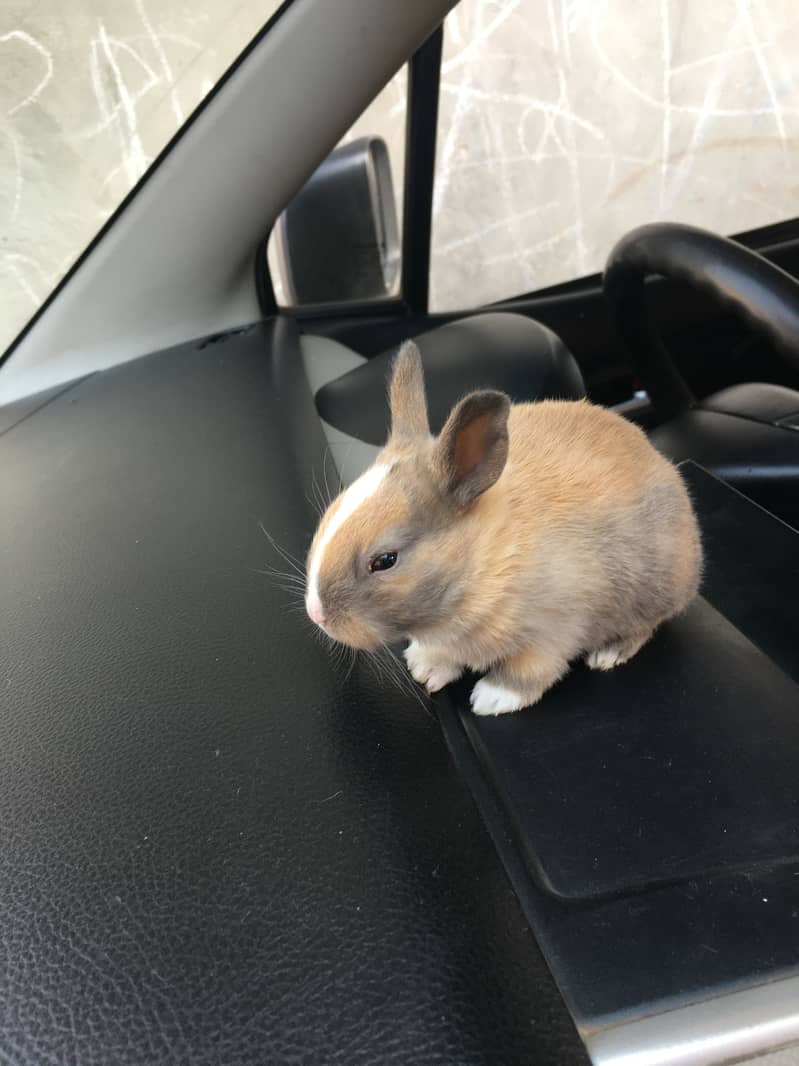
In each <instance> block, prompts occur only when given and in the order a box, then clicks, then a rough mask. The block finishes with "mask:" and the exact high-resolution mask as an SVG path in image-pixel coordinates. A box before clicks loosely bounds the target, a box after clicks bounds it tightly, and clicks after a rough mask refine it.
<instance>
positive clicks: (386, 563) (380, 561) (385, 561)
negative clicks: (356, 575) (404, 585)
mask: <svg viewBox="0 0 799 1066" xmlns="http://www.w3.org/2000/svg"><path fill="white" fill-rule="evenodd" d="M396 561H397V553H396V552H381V553H380V554H379V555H375V556H374V558H373V559H372V560H371V561H370V563H369V573H370V574H374V573H376V572H377V571H378V570H390V569H391V567H392V566H393V565H394V563H396Z"/></svg>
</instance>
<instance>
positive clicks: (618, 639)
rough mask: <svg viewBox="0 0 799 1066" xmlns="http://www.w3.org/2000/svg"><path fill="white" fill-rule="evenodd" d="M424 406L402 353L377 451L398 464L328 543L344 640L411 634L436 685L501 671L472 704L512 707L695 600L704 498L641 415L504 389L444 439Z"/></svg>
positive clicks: (637, 640) (419, 673) (419, 662)
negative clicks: (385, 556) (375, 563)
mask: <svg viewBox="0 0 799 1066" xmlns="http://www.w3.org/2000/svg"><path fill="white" fill-rule="evenodd" d="M423 404H424V391H423V384H422V379H421V365H420V363H419V362H418V355H415V354H414V353H413V352H408V351H407V350H406V352H405V353H404V355H402V356H401V357H400V359H399V360H398V369H397V372H396V374H395V377H394V382H393V386H392V405H393V406H392V415H393V433H392V440H391V441H389V444H388V445H387V447H386V449H385V451H384V452H383V453H382V454H381V456H380V457H379V458H378V460H377V461H378V462H379V463H385V464H387V465H389V466H390V467H391V469H390V472H389V473H388V475H387V476H386V477H385V480H384V481H383V483H382V485H381V486H380V488H379V490H378V491H377V492H376V493H375V494H374V496H373V497H372V498H371V499H370V500H369V501H368V502H367V503H366V504H364V506H363V507H362V508H361V509H360V510H359V511H356V512H355V514H354V515H353V516H352V518H351V519H349V520H348V521H347V522H345V523H344V525H343V526H342V528H341V530H340V531H339V532H338V533H337V534H336V536H335V537H333V539H332V541H331V542H330V545H329V547H328V549H327V553H326V554H327V555H329V557H330V558H329V560H328V559H327V558H326V559H325V561H324V565H323V570H325V574H324V579H323V580H324V584H325V590H324V592H323V595H324V596H326V598H327V601H328V602H329V603H330V605H331V628H330V632H331V633H332V635H333V636H336V637H338V638H339V639H342V640H344V641H345V642H348V643H353V644H357V645H358V646H368V645H369V644H370V643H376V642H377V641H378V640H388V639H396V638H397V637H399V636H406V637H409V638H411V645H410V647H409V649H408V652H407V653H406V658H407V659H408V663H409V666H410V668H411V671H412V673H413V674H414V676H415V677H416V678H417V680H420V681H422V682H424V683H426V684H427V685H428V687H429V688H430V689H431V690H434V689H435V688H436V687H441V685H440V684H438V682H439V681H441V682H442V683H447V681H449V680H452V679H453V678H454V677H456V676H458V675H459V674H460V673H461V672H462V670H463V668H465V667H469V668H470V669H472V670H477V671H486V670H487V671H489V673H488V676H487V677H486V679H485V680H484V682H480V683H478V686H476V688H475V690H474V694H473V705H474V707H475V710H476V711H478V712H479V713H499V712H500V711H502V710H515V709H517V708H518V707H521V706H524V705H527V704H530V703H534V702H536V701H537V700H538V699H539V698H540V696H541V695H542V693H543V692H544V691H545V690H546V689H547V688H548V687H550V685H552V684H554V683H555V681H557V679H558V678H559V677H561V676H562V674H563V673H565V672H566V670H567V669H568V666H569V663H570V661H572V660H573V659H575V658H577V657H579V656H585V657H586V659H587V661H588V663H589V665H591V666H594V667H597V668H601V669H607V668H609V667H610V666H612V665H616V664H617V663H620V662H623V661H625V659H626V658H629V657H630V656H631V655H633V654H634V653H635V651H637V650H638V647H640V646H641V644H643V643H644V642H645V641H646V640H647V639H649V637H650V636H651V634H652V633H653V632H654V630H655V629H656V628H657V626H658V625H660V624H661V622H663V621H665V620H666V619H668V618H671V617H673V616H674V615H675V614H678V613H679V612H681V611H682V610H684V608H685V607H686V606H687V605H688V603H689V602H690V601H691V600H692V598H693V597H694V595H695V594H696V592H697V588H698V585H699V577H700V569H701V546H700V540H699V532H698V529H697V525H696V520H695V518H694V515H693V510H692V508H691V504H690V500H689V497H688V494H687V492H686V490H685V487H684V485H683V482H682V479H681V478H680V475H679V473H678V472H677V471H676V470H675V468H674V467H673V466H671V464H670V463H668V462H667V461H666V460H665V459H664V458H663V457H662V456H660V455H659V454H658V453H657V452H656V451H655V449H654V448H653V447H652V446H651V445H650V444H649V442H648V441H647V439H646V437H645V436H644V434H643V433H642V432H641V431H640V430H639V429H638V428H637V427H635V426H634V425H632V424H631V423H630V422H628V421H626V420H625V419H623V418H621V417H619V416H618V415H616V414H614V413H613V412H610V411H608V410H605V409H603V408H600V407H596V406H594V405H592V404H590V403H588V402H585V401H582V402H578V403H570V402H561V401H545V402H541V403H535V404H520V405H516V406H513V407H511V408H510V413H509V415H508V408H507V400H506V399H505V398H504V397H502V396H501V394H496V393H477V394H472V396H471V397H468V398H467V399H466V400H465V401H462V403H461V405H459V407H457V408H456V409H455V411H454V412H453V415H452V416H450V420H449V421H448V423H447V426H445V429H444V430H443V431H442V436H441V438H439V439H437V440H436V439H433V438H432V437H431V436H430V434H429V431H428V430H427V429H426V425H427V422H426V413H424V407H423ZM420 406H421V411H422V413H424V418H422V417H421V415H420ZM486 412H488V413H486ZM450 423H451V425H450ZM506 426H507V434H506V436H505V437H504V445H503V433H505V427H506ZM448 427H449V429H448ZM487 429H488V431H487ZM448 434H449V436H448ZM445 438H446V439H445ZM503 447H504V448H505V449H507V462H505V451H504V450H503ZM448 464H449V465H448ZM453 464H454V466H453ZM458 464H460V466H459V465H458ZM500 471H501V472H500ZM485 482H489V485H488V487H484V484H485ZM475 494H476V495H475ZM472 497H474V498H472ZM320 532H321V530H320ZM395 542H396V543H395ZM394 548H398V549H399V557H398V562H397V565H396V568H395V569H392V570H389V571H388V572H387V573H385V574H371V573H369V572H368V563H365V562H364V560H366V559H367V557H368V556H369V553H370V552H373V551H386V550H389V549H391V550H393V549H394ZM312 551H313V549H312ZM359 567H360V570H359ZM356 630H357V633H356ZM353 635H355V636H356V637H357V639H353ZM442 679H443V680H442ZM481 686H482V687H481ZM512 697H515V698H512ZM510 704H513V706H511V705H510Z"/></svg>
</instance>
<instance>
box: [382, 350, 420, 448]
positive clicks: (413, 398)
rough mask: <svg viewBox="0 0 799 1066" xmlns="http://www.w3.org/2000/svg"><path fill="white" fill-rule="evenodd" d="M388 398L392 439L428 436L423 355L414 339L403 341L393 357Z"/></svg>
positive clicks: (416, 438)
mask: <svg viewBox="0 0 799 1066" xmlns="http://www.w3.org/2000/svg"><path fill="white" fill-rule="evenodd" d="M389 397H390V404H391V438H392V440H394V441H406V442H408V441H413V440H418V439H419V438H423V437H429V436H430V424H429V423H428V421H427V400H426V398H425V393H424V371H423V370H422V357H421V355H420V354H419V349H418V348H417V347H416V345H415V344H414V343H413V341H405V343H404V344H403V345H402V347H401V348H400V350H399V352H398V353H397V355H396V357H395V359H394V364H393V366H392V370H391V384H390V386H389Z"/></svg>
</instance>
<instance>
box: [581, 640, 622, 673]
mask: <svg viewBox="0 0 799 1066" xmlns="http://www.w3.org/2000/svg"><path fill="white" fill-rule="evenodd" d="M622 662H624V654H623V650H622V647H621V645H619V644H609V645H608V646H607V647H606V648H597V650H596V651H592V652H591V654H590V655H586V657H585V665H586V666H588V667H590V668H591V669H592V670H612V669H613V667H614V666H618V665H619V663H622Z"/></svg>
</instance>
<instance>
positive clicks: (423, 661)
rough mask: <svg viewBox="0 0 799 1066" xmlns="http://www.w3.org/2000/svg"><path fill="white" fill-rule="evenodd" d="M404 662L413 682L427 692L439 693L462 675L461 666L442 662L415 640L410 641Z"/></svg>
mask: <svg viewBox="0 0 799 1066" xmlns="http://www.w3.org/2000/svg"><path fill="white" fill-rule="evenodd" d="M405 662H406V663H407V664H408V669H409V670H410V672H411V676H412V677H413V679H414V681H418V682H419V684H420V685H424V687H425V688H426V689H427V691H428V692H438V691H440V690H441V689H442V688H444V687H445V686H446V685H448V684H449V683H450V682H451V681H457V680H458V678H459V677H460V676H461V674H462V673H463V667H462V666H456V665H454V664H453V663H446V662H442V660H441V659H439V658H437V657H436V656H435V654H433V653H432V652H431V651H430V649H429V648H425V647H424V646H423V645H421V644H420V643H419V642H418V641H417V640H412V641H411V642H410V644H409V645H408V647H407V648H406V649H405Z"/></svg>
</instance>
